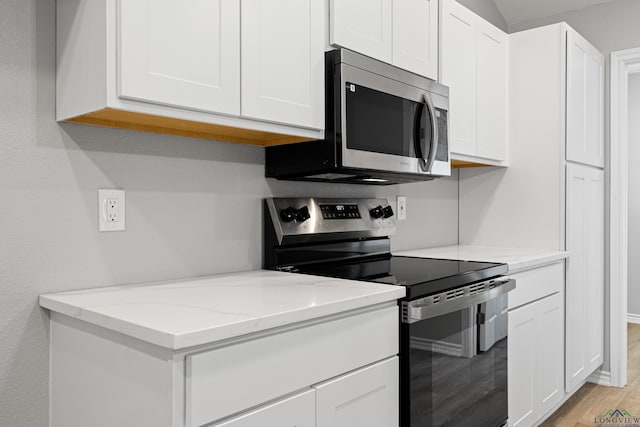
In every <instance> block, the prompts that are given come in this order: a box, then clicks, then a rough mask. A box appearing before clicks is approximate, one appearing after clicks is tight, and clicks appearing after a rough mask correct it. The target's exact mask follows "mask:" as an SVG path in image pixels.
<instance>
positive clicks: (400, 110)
mask: <svg viewBox="0 0 640 427" xmlns="http://www.w3.org/2000/svg"><path fill="white" fill-rule="evenodd" d="M325 83H326V87H325V90H326V100H325V101H326V102H325V106H326V116H325V117H326V125H325V139H324V140H321V141H309V142H301V143H297V144H290V145H282V146H276V147H268V148H267V149H266V162H265V166H266V167H265V169H266V176H268V177H274V178H279V179H293V180H309V181H331V182H347V183H359V184H397V183H403V182H413V181H426V180H430V179H433V178H435V177H440V176H449V175H451V165H450V160H449V144H448V120H447V118H448V109H449V88H448V87H446V86H443V85H441V84H439V83H437V82H434V81H433V80H430V79H427V78H425V77H421V76H419V75H417V74H413V73H411V72H408V71H405V70H402V69H399V68H397V67H394V66H392V65H389V64H385V63H382V62H380V61H377V60H374V59H372V58H369V57H366V56H363V55H360V54H358V53H355V52H351V51H349V50H346V49H339V50H334V51H330V52H327V53H326V60H325Z"/></svg>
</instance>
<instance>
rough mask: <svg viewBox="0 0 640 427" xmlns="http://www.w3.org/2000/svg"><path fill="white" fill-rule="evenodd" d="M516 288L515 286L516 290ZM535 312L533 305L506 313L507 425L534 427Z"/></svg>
mask: <svg viewBox="0 0 640 427" xmlns="http://www.w3.org/2000/svg"><path fill="white" fill-rule="evenodd" d="M517 286H518V284H516V288H517ZM535 317H536V310H535V306H534V305H533V304H528V305H525V306H524V307H521V308H518V309H516V310H513V311H510V312H509V347H508V350H507V351H508V355H507V362H508V381H509V384H508V393H509V425H510V426H512V427H522V426H530V425H533V422H534V421H535V419H536V412H535V400H536V399H535V389H534V387H535V384H534V381H535V369H536V363H535V359H534V357H535V354H536V344H537V343H536V340H535V339H534V338H533V337H535V335H536V323H535Z"/></svg>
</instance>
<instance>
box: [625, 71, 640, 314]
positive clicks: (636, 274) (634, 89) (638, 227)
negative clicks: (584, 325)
mask: <svg viewBox="0 0 640 427" xmlns="http://www.w3.org/2000/svg"><path fill="white" fill-rule="evenodd" d="M628 159H629V254H628V256H629V276H628V280H629V288H628V290H629V293H628V300H627V307H628V309H627V312H628V313H630V314H635V315H636V316H640V263H638V260H640V73H636V74H632V75H631V76H630V77H629V156H628Z"/></svg>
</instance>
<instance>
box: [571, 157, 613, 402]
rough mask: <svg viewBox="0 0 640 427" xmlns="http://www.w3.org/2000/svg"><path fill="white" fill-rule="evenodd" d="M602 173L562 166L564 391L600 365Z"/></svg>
mask: <svg viewBox="0 0 640 427" xmlns="http://www.w3.org/2000/svg"><path fill="white" fill-rule="evenodd" d="M603 179H604V173H603V171H602V170H601V169H596V168H594V167H591V166H584V165H579V164H575V163H570V164H568V165H567V251H569V252H570V254H571V256H570V257H569V259H568V263H567V291H566V347H565V351H566V356H565V357H566V384H565V387H566V391H568V392H569V391H572V390H574V389H575V387H576V386H578V385H579V384H580V383H581V382H582V381H584V380H585V379H586V378H587V377H588V376H589V375H591V373H592V372H593V371H594V370H595V369H596V368H597V367H598V366H600V365H601V364H602V360H603V355H602V353H603V345H604V344H603V328H604V180H603Z"/></svg>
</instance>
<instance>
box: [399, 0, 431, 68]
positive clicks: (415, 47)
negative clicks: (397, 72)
mask: <svg viewBox="0 0 640 427" xmlns="http://www.w3.org/2000/svg"><path fill="white" fill-rule="evenodd" d="M393 65H395V66H397V67H400V68H404V69H405V70H409V71H412V72H414V73H417V74H421V75H423V76H425V77H429V78H430V79H434V80H437V78H438V1H437V0H395V1H394V2H393Z"/></svg>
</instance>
